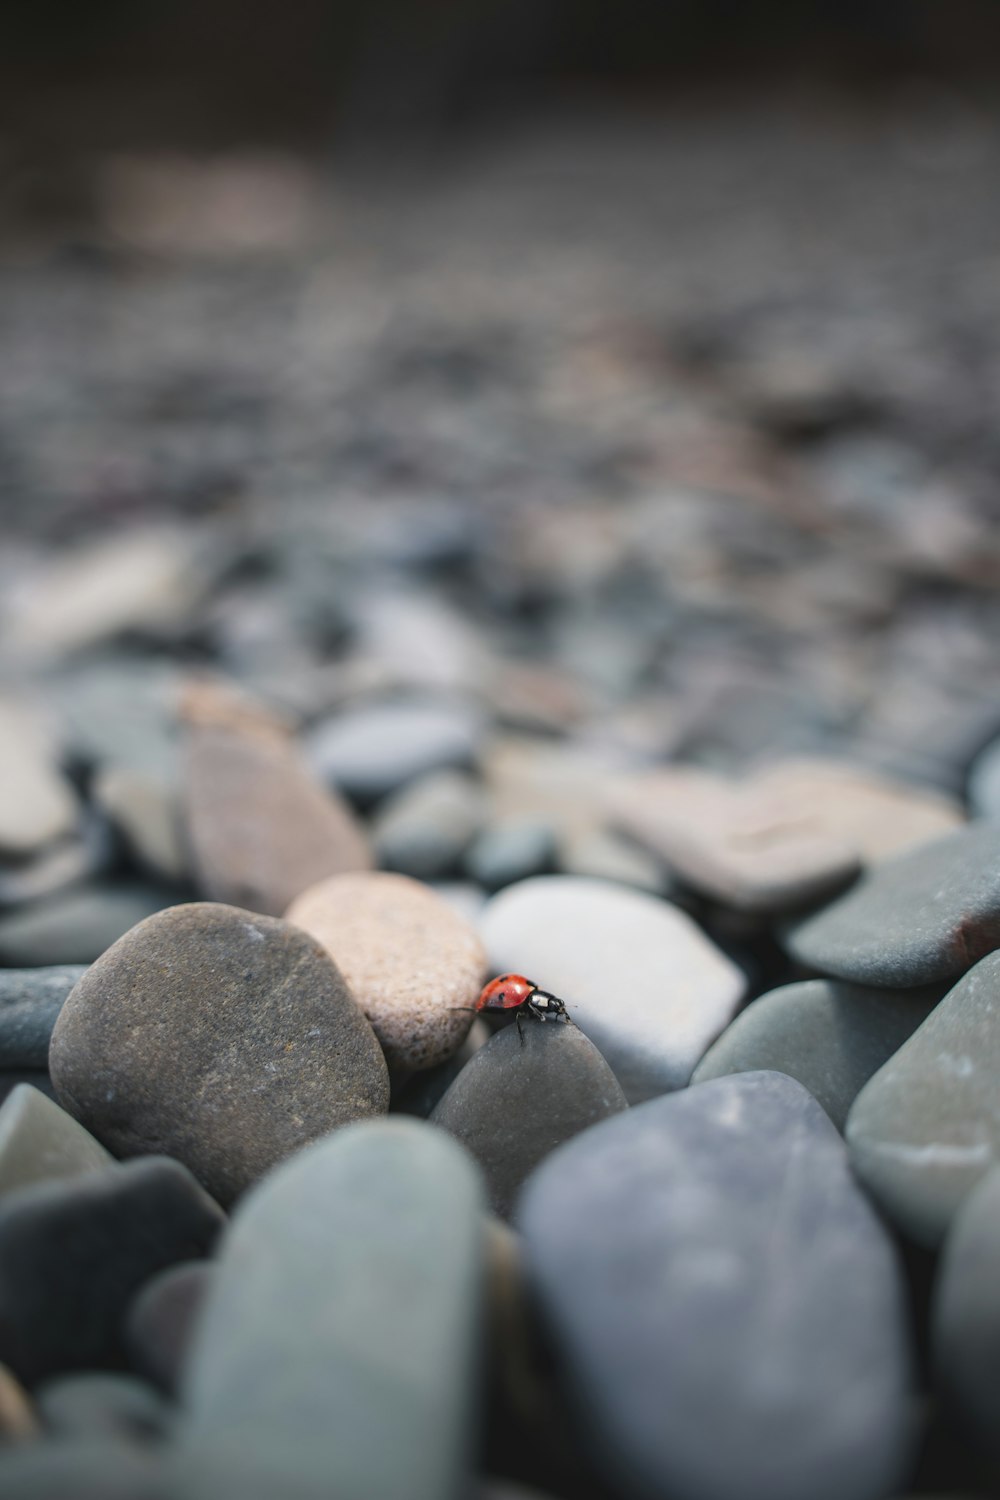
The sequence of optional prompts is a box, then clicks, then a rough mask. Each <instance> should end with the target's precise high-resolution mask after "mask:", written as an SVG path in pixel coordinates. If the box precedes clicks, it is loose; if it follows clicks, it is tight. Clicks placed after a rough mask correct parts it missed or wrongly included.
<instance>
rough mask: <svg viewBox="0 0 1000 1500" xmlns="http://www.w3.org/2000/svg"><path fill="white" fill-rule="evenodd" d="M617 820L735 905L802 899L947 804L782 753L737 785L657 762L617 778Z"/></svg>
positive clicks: (902, 839) (911, 838) (882, 852)
mask: <svg viewBox="0 0 1000 1500" xmlns="http://www.w3.org/2000/svg"><path fill="white" fill-rule="evenodd" d="M613 806H614V809H615V813H616V817H617V821H618V822H619V823H620V824H621V826H623V827H624V828H625V829H626V830H627V831H628V832H629V833H631V834H632V835H633V836H634V837H636V838H638V839H639V840H640V841H641V842H643V843H644V844H646V845H648V846H649V847H651V848H652V849H654V850H655V852H656V853H658V854H660V855H661V856H662V857H663V858H665V859H666V860H667V861H668V863H669V864H670V865H671V866H672V867H673V869H674V870H675V871H676V872H677V874H678V875H680V876H681V877H682V878H683V879H684V880H685V881H687V882H688V883H689V884H690V885H691V886H692V887H694V889H696V890H698V891H700V892H702V893H703V894H704V895H706V896H709V897H711V898H712V899H713V900H716V901H719V902H721V903H722V904H723V905H727V906H732V907H736V908H738V909H740V910H743V911H754V912H774V911H782V910H787V909H791V908H794V907H797V906H802V905H805V904H807V903H808V902H810V901H815V900H816V899H818V898H820V897H822V896H823V895H825V894H827V893H828V892H830V891H832V890H835V889H836V888H837V887H838V886H842V885H843V884H844V883H845V882H846V881H848V880H849V879H850V878H851V877H852V876H853V875H854V874H855V873H856V872H857V870H858V869H859V868H860V867H861V866H862V865H863V864H868V863H872V862H877V861H879V860H882V859H885V858H886V857H888V856H889V855H892V854H896V853H899V852H901V851H902V850H904V849H908V848H911V847H913V846H915V845H918V844H921V843H924V842H926V841H927V840H929V839H933V838H936V837H939V836H941V835H942V834H945V833H948V832H950V831H951V830H952V829H954V828H956V827H958V826H959V825H960V824H961V823H962V821H963V818H962V813H961V810H960V809H959V808H958V807H957V805H956V804H954V803H953V802H951V801H950V799H948V798H946V797H943V796H939V795H936V794H934V793H931V792H927V791H924V790H919V789H916V788H913V787H910V786H906V785H904V784H901V783H895V782H891V781H889V780H887V779H885V778H882V777H879V776H876V775H874V774H872V773H871V772H867V771H862V770H860V769H859V768H857V767H853V766H850V765H846V764H842V763H840V762H837V761H827V760H821V759H814V760H810V759H805V760H788V761H784V760H782V761H778V762H777V763H774V764H770V765H765V766H763V767H762V768H760V769H758V770H757V771H755V772H753V773H752V774H751V775H749V776H747V777H745V778H743V779H742V780H740V781H730V780H728V779H727V778H725V777H721V776H718V775H715V774H714V773H712V772H709V771H702V770H695V769H692V768H684V767H681V768H673V767H671V768H668V769H666V770H662V771H655V772H651V773H647V774H645V775H644V776H640V777H637V778H635V779H634V780H632V781H630V782H626V783H624V784H623V786H622V788H621V790H620V791H619V792H618V793H617V794H616V795H615V797H614V798H613Z"/></svg>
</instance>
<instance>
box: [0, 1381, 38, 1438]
mask: <svg viewBox="0 0 1000 1500" xmlns="http://www.w3.org/2000/svg"><path fill="white" fill-rule="evenodd" d="M39 1431H40V1429H39V1425H38V1417H37V1416H36V1414H35V1408H34V1406H33V1405H32V1402H31V1397H30V1396H29V1395H28V1393H27V1391H26V1390H25V1389H24V1386H23V1385H22V1384H21V1382H20V1381H19V1380H18V1379H17V1377H16V1376H15V1375H13V1374H12V1373H11V1372H10V1370H8V1369H7V1368H6V1366H5V1365H0V1444H2V1445H3V1446H4V1447H5V1446H6V1445H7V1444H8V1443H19V1442H25V1441H27V1440H29V1439H32V1438H36V1437H37V1436H38V1434H39ZM2 1451H3V1449H2V1447H0V1453H2Z"/></svg>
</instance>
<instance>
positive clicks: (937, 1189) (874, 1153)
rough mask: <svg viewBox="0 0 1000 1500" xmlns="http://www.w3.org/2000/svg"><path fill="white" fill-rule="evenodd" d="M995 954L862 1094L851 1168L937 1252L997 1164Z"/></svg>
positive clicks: (852, 1125)
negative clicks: (973, 1192)
mask: <svg viewBox="0 0 1000 1500" xmlns="http://www.w3.org/2000/svg"><path fill="white" fill-rule="evenodd" d="M998 1012H1000V953H992V954H990V955H989V957H987V958H984V959H982V960H981V961H980V962H979V963H978V964H976V966H975V968H974V969H971V970H970V971H969V973H968V974H966V975H965V977H964V978H963V979H961V980H960V981H959V982H958V984H956V985H955V987H954V989H952V990H950V991H949V992H948V994H947V995H946V996H945V997H944V999H943V1000H942V1001H941V1002H940V1004H938V1005H937V1006H936V1007H935V1008H934V1010H933V1011H932V1012H931V1014H930V1015H929V1016H928V1018H927V1020H926V1021H925V1022H924V1023H923V1025H922V1026H920V1027H919V1028H918V1029H917V1030H916V1031H915V1032H914V1033H913V1035H912V1037H911V1038H910V1039H909V1041H908V1042H906V1043H904V1045H903V1046H902V1047H901V1048H900V1049H899V1051H898V1052H897V1053H896V1054H895V1056H893V1057H891V1058H890V1059H889V1061H888V1062H887V1063H886V1064H885V1066H884V1067H883V1068H880V1069H879V1071H878V1072H877V1073H876V1074H875V1076H874V1077H873V1078H872V1079H871V1081H870V1082H869V1083H867V1084H866V1085H865V1087H864V1088H863V1089H862V1090H861V1092H860V1094H859V1095H858V1097H857V1099H856V1100H855V1101H854V1106H853V1108H852V1109H851V1113H850V1115H849V1117H848V1120H847V1144H848V1146H849V1147H850V1152H851V1164H852V1166H853V1167H854V1170H855V1172H856V1173H857V1174H858V1176H859V1177H860V1178H861V1181H862V1182H863V1183H864V1184H865V1186H866V1187H867V1188H868V1190H869V1191H870V1192H871V1193H872V1194H873V1196H874V1197H875V1198H876V1199H877V1200H878V1202H879V1204H880V1206H881V1207H882V1209H883V1210H884V1211H885V1213H886V1214H888V1216H889V1218H890V1219H892V1220H893V1222H894V1223H895V1224H897V1225H898V1227H899V1228H900V1229H901V1230H902V1231H903V1233H904V1234H906V1235H907V1236H908V1237H909V1238H911V1239H914V1240H916V1241H917V1242H918V1243H919V1244H922V1245H927V1246H929V1247H931V1248H934V1247H936V1246H937V1245H938V1244H939V1243H940V1241H941V1238H942V1236H943V1235H944V1234H945V1232H946V1230H947V1228H948V1225H949V1224H950V1222H951V1221H952V1219H953V1218H954V1216H955V1214H956V1212H957V1210H958V1208H959V1205H960V1204H961V1202H962V1200H963V1199H964V1198H965V1196H966V1194H967V1193H968V1192H969V1191H970V1190H971V1189H972V1187H973V1186H974V1185H975V1184H976V1183H977V1182H978V1181H979V1179H980V1178H981V1177H983V1176H984V1175H985V1174H986V1173H987V1172H988V1171H989V1170H990V1169H991V1168H992V1167H994V1166H996V1165H997V1164H998V1163H1000V1095H998V1093H997V1087H996V1080H997V1075H998V1073H1000V1032H998V1030H997V1014H998Z"/></svg>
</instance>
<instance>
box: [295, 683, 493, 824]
mask: <svg viewBox="0 0 1000 1500" xmlns="http://www.w3.org/2000/svg"><path fill="white" fill-rule="evenodd" d="M482 735H483V722H482V718H481V716H480V715H479V714H478V713H476V712H475V711H474V710H472V709H469V708H466V707H464V706H463V705H461V704H458V703H447V702H441V703H437V702H433V701H431V702H427V701H412V702H407V701H403V702H399V703H379V704H373V705H366V706H364V707H361V708H355V709H350V710H348V711H347V712H345V713H342V714H339V715H337V717H336V718H333V719H328V720H327V721H326V722H324V723H322V724H319V725H317V726H316V728H315V729H313V730H312V731H311V733H310V734H309V736H308V737H307V740H306V753H307V755H308V757H309V760H310V762H311V764H312V765H313V766H314V768H315V769H316V771H317V772H318V773H319V775H320V776H322V778H323V780H324V781H326V782H327V783H329V784H330V785H333V786H336V787H339V788H340V790H341V791H342V792H343V793H344V795H345V796H347V797H349V798H350V799H351V801H352V802H357V803H360V804H361V805H362V806H368V805H370V804H371V803H373V802H377V801H379V799H380V798H382V797H385V796H387V795H388V794H389V793H390V792H395V791H398V790H399V789H400V788H401V787H403V786H406V785H407V784H408V783H409V782H411V781H415V780H416V779H417V777H418V776H424V775H426V774H427V773H428V772H430V771H440V770H444V769H445V768H447V767H458V768H461V769H464V768H466V767H467V766H471V765H472V764H473V763H474V761H475V758H476V753H477V751H478V749H479V745H480V741H481V739H482Z"/></svg>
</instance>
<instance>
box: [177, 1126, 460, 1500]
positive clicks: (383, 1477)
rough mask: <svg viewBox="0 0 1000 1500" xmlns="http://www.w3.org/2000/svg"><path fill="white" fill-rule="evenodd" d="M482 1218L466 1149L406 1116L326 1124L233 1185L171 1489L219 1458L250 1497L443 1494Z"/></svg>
mask: <svg viewBox="0 0 1000 1500" xmlns="http://www.w3.org/2000/svg"><path fill="white" fill-rule="evenodd" d="M481 1215H482V1195H481V1186H480V1183H479V1180H478V1174H477V1172H476V1171H475V1168H474V1166H473V1164H472V1162H471V1161H470V1159H469V1158H468V1156H467V1155H466V1153H465V1152H464V1151H462V1150H461V1148H460V1147H459V1146H457V1145H456V1143H455V1142H454V1141H452V1140H450V1139H449V1138H448V1137H447V1136H446V1135H445V1134H444V1133H443V1132H442V1131H437V1130H434V1129H433V1128H432V1127H431V1126H429V1125H427V1124H424V1123H422V1122H417V1121H413V1120H401V1119H395V1120H384V1121H379V1122H366V1123H364V1124H360V1125H354V1126H351V1127H349V1128H348V1129H346V1130H343V1131H339V1132H338V1133H337V1134H335V1135H333V1136H331V1137H329V1138H328V1139H327V1140H324V1141H320V1142H317V1143H316V1144H315V1145H313V1146H311V1147H309V1148H308V1149H307V1150H305V1151H303V1152H301V1153H299V1154H298V1155H297V1156H295V1157H294V1158H293V1159H292V1160H291V1161H289V1162H286V1163H285V1164H284V1165H282V1166H281V1167H279V1168H278V1169H277V1170H276V1171H275V1172H273V1173H272V1174H271V1175H270V1176H269V1177H268V1178H267V1179H266V1180H265V1181H264V1182H262V1183H261V1184H260V1185H259V1187H257V1188H256V1189H255V1190H254V1191H253V1192H252V1193H251V1194H250V1195H248V1197H247V1198H246V1199H245V1201H244V1202H243V1203H242V1204H241V1206H240V1208H239V1209H238V1211H237V1213H236V1215H235V1217H234V1220H233V1223H232V1225H231V1227H230V1230H229V1232H228V1233H227V1235H226V1236H225V1238H224V1241H223V1245H222V1248H221V1253H220V1256H219V1260H218V1278H217V1280H216V1281H215V1282H214V1283H213V1286H212V1289H211V1291H210V1293H209V1297H208V1300H207V1304H206V1307H205V1309H204V1313H203V1316H202V1317H201V1319H200V1321H199V1325H198V1332H197V1334H196V1337H195V1344H194V1348H193V1349H192V1351H191V1358H190V1361H189V1363H188V1366H187V1371H186V1379H185V1382H184V1389H183V1391H182V1405H183V1407H184V1410H185V1413H186V1415H185V1417H184V1419H183V1423H182V1428H181V1431H180V1432H179V1434H178V1436H179V1440H180V1442H181V1444H182V1447H183V1450H184V1454H185V1475H186V1477H185V1483H186V1486H187V1488H186V1490H185V1494H186V1495H193V1496H197V1500H201V1497H202V1496H206V1497H207V1496H209V1495H212V1494H213V1493H217V1491H213V1488H212V1486H213V1484H214V1483H215V1481H216V1479H217V1477H218V1475H220V1474H223V1473H226V1472H228V1471H229V1470H230V1469H231V1467H232V1464H233V1463H235V1464H237V1465H240V1464H243V1465H247V1466H248V1467H249V1468H251V1469H252V1470H253V1471H254V1472H255V1473H256V1475H257V1476H258V1480H259V1483H260V1486H261V1493H262V1494H264V1493H267V1492H268V1488H267V1487H268V1485H270V1493H272V1494H276V1495H287V1494H289V1493H295V1494H298V1493H300V1492H301V1493H303V1494H313V1493H315V1494H317V1495H319V1494H324V1495H326V1494H329V1495H341V1496H345V1497H347V1496H362V1495H363V1496H364V1497H365V1500H399V1497H400V1496H403V1495H405V1496H406V1497H407V1500H458V1496H459V1495H460V1494H461V1493H462V1488H463V1485H464V1483H465V1481H466V1477H467V1476H466V1463H467V1459H468V1456H469V1445H470V1443H471V1441H472V1423H473V1414H474V1412H475V1409H476V1373H477V1327H478V1322H479V1316H480V1306H479V1304H480V1298H481V1288H480V1281H481V1276H482V1274H483V1247H482V1244H481V1233H482V1231H481V1223H482V1218H481ZM199 1472H200V1473H201V1475H202V1483H201V1486H200V1487H199V1484H198V1474H199ZM310 1485H312V1486H314V1487H315V1488H309V1486H310ZM255 1493H256V1491H255Z"/></svg>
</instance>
